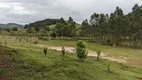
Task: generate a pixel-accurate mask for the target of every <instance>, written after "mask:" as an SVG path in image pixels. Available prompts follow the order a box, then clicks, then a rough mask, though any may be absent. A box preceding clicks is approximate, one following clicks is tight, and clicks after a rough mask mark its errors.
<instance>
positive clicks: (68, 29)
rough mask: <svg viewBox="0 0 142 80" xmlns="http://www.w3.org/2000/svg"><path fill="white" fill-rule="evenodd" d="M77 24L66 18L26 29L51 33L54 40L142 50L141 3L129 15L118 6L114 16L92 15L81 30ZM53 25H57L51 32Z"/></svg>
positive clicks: (29, 26) (30, 25) (36, 24)
mask: <svg viewBox="0 0 142 80" xmlns="http://www.w3.org/2000/svg"><path fill="white" fill-rule="evenodd" d="M76 24H77V23H76V22H75V21H74V20H73V18H72V17H69V19H68V20H67V21H66V20H64V19H63V18H60V19H46V20H42V21H37V22H35V23H30V24H28V25H25V29H27V32H28V33H32V32H35V33H36V32H39V31H40V30H42V31H41V32H46V31H49V33H50V36H54V37H56V36H58V37H75V36H79V37H80V36H82V37H91V40H90V41H93V42H99V43H102V44H104V45H110V46H128V47H138V46H139V45H141V44H142V6H141V5H138V4H135V5H134V7H133V8H132V11H131V12H129V13H128V14H124V13H123V10H122V9H121V8H120V7H116V9H115V11H114V12H113V13H111V14H104V13H94V14H92V15H91V17H90V20H87V19H85V20H84V21H83V22H82V24H81V27H77V26H76ZM50 25H55V26H54V28H53V29H51V28H50V27H49V26H50Z"/></svg>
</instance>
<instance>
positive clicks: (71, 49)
mask: <svg viewBox="0 0 142 80" xmlns="http://www.w3.org/2000/svg"><path fill="white" fill-rule="evenodd" d="M36 46H37V47H41V48H43V47H47V48H48V49H52V50H57V51H61V49H62V46H48V45H42V44H39V45H36ZM64 47H65V46H64ZM65 50H66V51H67V52H69V53H75V48H74V47H65ZM88 56H95V57H96V56H97V54H96V52H95V51H91V50H88ZM100 58H102V59H107V60H110V61H117V62H119V63H126V62H127V60H128V59H129V58H126V57H123V56H118V57H111V56H107V54H106V53H101V56H100Z"/></svg>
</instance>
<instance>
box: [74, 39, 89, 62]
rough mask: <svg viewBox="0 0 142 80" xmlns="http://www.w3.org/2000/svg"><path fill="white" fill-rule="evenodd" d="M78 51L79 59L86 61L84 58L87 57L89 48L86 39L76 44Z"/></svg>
mask: <svg viewBox="0 0 142 80" xmlns="http://www.w3.org/2000/svg"><path fill="white" fill-rule="evenodd" d="M76 46H77V48H76V53H77V57H78V59H80V60H81V61H84V59H85V58H86V57H87V53H88V52H87V50H86V43H85V42H84V41H81V40H79V41H78V42H77V44H76Z"/></svg>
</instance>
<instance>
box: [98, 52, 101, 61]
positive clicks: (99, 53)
mask: <svg viewBox="0 0 142 80" xmlns="http://www.w3.org/2000/svg"><path fill="white" fill-rule="evenodd" d="M100 55H101V51H100V50H98V51H97V59H98V60H99V59H100Z"/></svg>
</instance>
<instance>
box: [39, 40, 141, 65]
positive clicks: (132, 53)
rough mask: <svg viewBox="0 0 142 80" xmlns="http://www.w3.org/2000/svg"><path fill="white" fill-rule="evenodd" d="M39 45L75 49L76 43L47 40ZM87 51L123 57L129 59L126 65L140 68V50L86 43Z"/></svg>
mask: <svg viewBox="0 0 142 80" xmlns="http://www.w3.org/2000/svg"><path fill="white" fill-rule="evenodd" d="M40 44H46V45H51V46H72V47H76V46H75V45H76V41H68V40H49V41H40ZM87 44H88V47H87V48H88V49H90V50H92V51H96V50H101V51H102V52H103V53H106V54H107V55H109V56H114V57H119V56H124V57H127V58H129V59H128V61H127V62H128V64H130V65H134V66H139V67H142V62H141V61H142V50H140V49H139V50H138V49H131V48H121V47H111V46H104V45H100V44H97V43H90V42H87Z"/></svg>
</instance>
